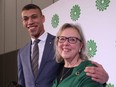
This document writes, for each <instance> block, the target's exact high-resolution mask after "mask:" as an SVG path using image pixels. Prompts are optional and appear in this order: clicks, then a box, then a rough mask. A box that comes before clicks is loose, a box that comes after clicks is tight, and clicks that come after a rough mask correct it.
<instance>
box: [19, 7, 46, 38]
mask: <svg viewBox="0 0 116 87" xmlns="http://www.w3.org/2000/svg"><path fill="white" fill-rule="evenodd" d="M21 16H22V21H23V26H24V27H25V28H27V30H28V32H29V34H30V36H31V37H32V38H38V37H39V36H40V35H41V34H42V33H43V32H44V26H43V23H44V21H45V18H44V16H43V15H41V14H40V12H39V10H38V9H30V10H24V11H22V13H21Z"/></svg>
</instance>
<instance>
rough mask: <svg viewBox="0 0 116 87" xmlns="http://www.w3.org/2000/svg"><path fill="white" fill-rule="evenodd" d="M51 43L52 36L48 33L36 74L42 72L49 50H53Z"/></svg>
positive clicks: (52, 42)
mask: <svg viewBox="0 0 116 87" xmlns="http://www.w3.org/2000/svg"><path fill="white" fill-rule="evenodd" d="M53 44H54V36H51V35H50V34H48V37H47V40H46V43H45V48H44V52H43V56H42V61H41V65H40V69H39V74H38V76H39V75H40V73H41V72H42V69H43V68H44V66H45V64H46V61H47V60H48V59H49V58H48V57H49V55H50V51H51V50H53Z"/></svg>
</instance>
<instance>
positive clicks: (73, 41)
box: [68, 37, 77, 44]
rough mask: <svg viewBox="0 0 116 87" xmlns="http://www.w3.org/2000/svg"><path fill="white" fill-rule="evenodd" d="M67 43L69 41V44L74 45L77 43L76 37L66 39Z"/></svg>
mask: <svg viewBox="0 0 116 87" xmlns="http://www.w3.org/2000/svg"><path fill="white" fill-rule="evenodd" d="M68 41H69V43H72V44H74V43H76V42H77V39H76V37H69V38H68Z"/></svg>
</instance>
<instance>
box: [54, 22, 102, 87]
mask: <svg viewBox="0 0 116 87" xmlns="http://www.w3.org/2000/svg"><path fill="white" fill-rule="evenodd" d="M55 52H56V53H55V57H56V61H57V62H58V63H61V62H63V63H64V67H63V69H62V70H61V71H60V73H59V74H58V76H57V78H56V80H55V81H54V83H53V86H52V87H102V84H100V83H97V82H95V81H93V80H92V79H91V77H89V76H86V73H85V72H84V69H85V67H86V66H94V65H93V64H92V63H91V62H90V61H89V60H88V58H87V56H86V42H85V38H84V36H83V33H82V31H81V29H80V27H79V26H77V25H73V24H69V23H66V24H64V25H63V26H62V27H61V29H60V30H59V31H58V33H57V36H56V39H55Z"/></svg>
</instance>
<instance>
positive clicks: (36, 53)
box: [32, 39, 40, 78]
mask: <svg viewBox="0 0 116 87" xmlns="http://www.w3.org/2000/svg"><path fill="white" fill-rule="evenodd" d="M39 41H40V40H39V39H36V40H35V41H34V47H33V55H32V70H33V74H34V76H35V78H36V77H37V74H38V60H39V47H38V43H39Z"/></svg>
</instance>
